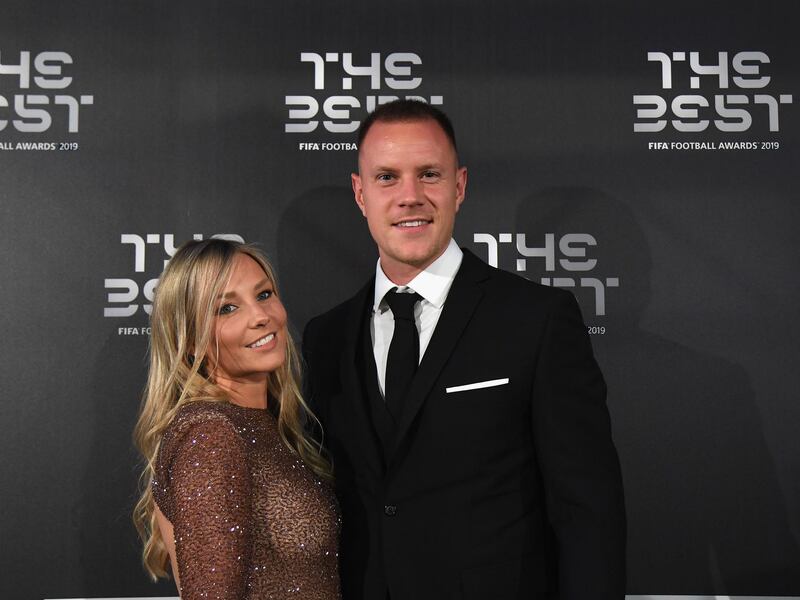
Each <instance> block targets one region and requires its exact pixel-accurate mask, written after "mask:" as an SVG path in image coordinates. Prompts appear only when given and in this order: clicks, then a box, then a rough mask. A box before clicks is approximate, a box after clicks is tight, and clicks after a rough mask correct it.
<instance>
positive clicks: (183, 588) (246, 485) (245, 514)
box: [169, 417, 253, 600]
mask: <svg viewBox="0 0 800 600" xmlns="http://www.w3.org/2000/svg"><path fill="white" fill-rule="evenodd" d="M169 492H170V494H171V495H172V499H173V504H174V507H175V513H174V515H172V517H173V518H172V525H173V529H174V534H175V554H176V558H177V563H178V575H179V579H180V593H181V598H182V600H195V599H200V598H220V599H223V598H224V599H230V600H235V599H239V598H243V597H244V595H245V593H246V585H247V575H248V568H249V561H250V550H251V548H252V544H251V540H252V535H253V533H252V531H251V530H250V524H251V522H250V515H251V510H250V503H251V494H250V477H249V471H248V467H247V454H246V449H245V445H244V441H243V440H242V438H241V437H240V436H239V434H238V433H237V432H236V430H235V429H234V427H233V425H232V424H231V423H230V422H229V421H228V420H227V419H225V418H222V417H220V418H217V419H212V420H208V421H203V422H200V423H197V424H195V425H193V426H192V427H190V428H188V429H187V431H186V432H185V433H184V435H183V436H182V437H181V439H180V440H179V441H178V442H177V445H176V448H175V454H174V459H173V462H172V465H171V468H170V481H169Z"/></svg>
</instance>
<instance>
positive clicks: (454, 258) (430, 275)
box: [372, 238, 464, 311]
mask: <svg viewBox="0 0 800 600" xmlns="http://www.w3.org/2000/svg"><path fill="white" fill-rule="evenodd" d="M463 256H464V253H463V252H461V248H459V247H458V244H456V242H455V240H454V239H453V238H450V243H449V244H448V245H447V248H446V249H445V251H444V252H443V253H442V255H441V256H440V257H439V258H437V259H436V260H435V261H433V262H432V263H431V264H430V265H429V266H428V268H426V269H425V270H424V271H421V272H420V273H419V274H418V275H417V276H416V277H414V279H412V280H411V281H409V282H408V284H406V285H404V286H398V285H397V284H395V283H392V281H391V280H390V279H389V278H388V277H387V276H386V274H385V273H384V272H383V269H382V268H381V261H380V259H378V264H377V265H376V267H375V298H374V303H373V306H372V309H373V311H377V310H378V309H379V308H380V307H381V303H382V301H383V297H384V296H385V295H386V293H387V292H388V291H389V290H391V289H392V288H394V287H396V288H398V289H400V290H401V291H402V290H404V289H405V288H407V287H409V288H411V289H412V290H414V291H415V292H417V293H418V294H419V295H420V296H422V297H423V298H424V299H425V300H427V301H428V302H430V303H431V304H433V305H434V306H435V307H436V308H441V307H442V306H443V305H444V301H445V300H446V299H447V292H449V291H450V286H451V285H453V280H454V279H455V277H456V273H457V272H458V268H459V267H460V266H461V259H462V257H463Z"/></svg>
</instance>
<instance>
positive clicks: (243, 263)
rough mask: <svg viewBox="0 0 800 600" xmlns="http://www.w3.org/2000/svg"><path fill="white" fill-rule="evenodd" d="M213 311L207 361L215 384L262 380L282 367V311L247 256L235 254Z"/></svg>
mask: <svg viewBox="0 0 800 600" xmlns="http://www.w3.org/2000/svg"><path fill="white" fill-rule="evenodd" d="M216 309H217V315H216V318H215V330H214V334H215V335H214V339H213V340H212V341H211V347H210V348H209V352H208V357H209V363H210V365H209V366H210V367H211V368H210V371H211V372H212V373H213V374H214V379H215V380H216V381H217V383H218V384H222V385H225V383H226V382H231V383H234V384H235V383H237V382H238V383H246V382H256V381H263V380H266V378H267V374H268V373H270V372H271V371H274V370H275V369H277V368H279V367H280V366H281V365H283V363H284V362H285V361H286V336H287V333H286V310H285V309H284V308H283V304H281V301H280V300H279V299H278V296H276V295H275V293H274V287H273V284H272V281H270V279H269V277H267V275H266V273H264V270H263V269H262V268H261V266H260V265H259V264H258V263H257V262H256V261H255V260H253V259H252V258H251V257H250V256H248V255H246V254H242V253H238V254H237V255H236V258H235V259H234V265H233V273H232V275H231V278H230V281H229V282H228V285H227V286H226V287H225V290H224V292H223V293H222V295H221V296H220V297H219V298H217V305H216ZM217 353H218V354H217ZM215 357H216V360H215Z"/></svg>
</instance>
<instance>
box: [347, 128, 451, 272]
mask: <svg viewBox="0 0 800 600" xmlns="http://www.w3.org/2000/svg"><path fill="white" fill-rule="evenodd" d="M358 170H359V172H358V174H355V173H353V174H352V175H351V179H352V183H353V192H354V194H355V199H356V203H357V204H358V207H359V208H360V209H361V213H362V214H363V215H364V217H366V219H367V223H368V225H369V231H370V233H371V234H372V237H373V239H374V240H375V243H376V244H377V245H378V251H379V253H380V257H381V267H382V268H383V271H384V273H385V274H386V275H387V276H388V277H389V278H390V279H392V280H393V281H394V282H395V283H398V284H403V283H407V282H408V281H409V280H410V279H412V278H413V277H414V276H415V275H416V274H417V273H419V272H420V271H422V270H423V269H425V268H426V267H427V266H428V265H430V264H431V263H432V262H433V261H434V260H436V259H437V258H438V257H439V256H440V255H441V254H442V253H443V252H444V251H445V249H446V248H447V245H448V243H449V241H450V238H451V237H452V235H453V225H454V223H455V217H456V213H457V212H458V208H459V207H460V206H461V202H463V200H464V190H465V188H466V185H467V170H466V168H464V167H461V168H459V167H458V163H457V158H456V153H455V150H454V148H453V146H452V144H451V143H450V140H449V139H448V137H447V135H446V134H445V133H444V131H443V130H442V128H441V127H440V126H439V124H438V123H437V122H436V121H434V120H432V119H425V120H421V121H404V122H388V123H387V122H381V121H378V122H376V123H374V124H373V125H372V127H370V129H369V131H368V132H367V136H366V137H365V138H364V141H363V142H362V143H361V147H360V148H359V160H358ZM400 280H405V281H400Z"/></svg>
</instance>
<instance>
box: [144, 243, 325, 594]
mask: <svg viewBox="0 0 800 600" xmlns="http://www.w3.org/2000/svg"><path fill="white" fill-rule="evenodd" d="M151 332H152V333H151V340H150V371H149V376H148V381H147V387H146V390H145V394H144V399H143V404H142V409H141V414H140V416H139V421H138V423H137V425H136V431H135V438H136V443H137V446H138V447H139V449H140V451H141V452H142V454H143V455H144V457H145V460H146V466H145V469H144V472H143V474H142V480H143V482H144V483H145V486H144V492H143V494H142V497H141V499H140V500H139V503H138V504H137V506H136V510H135V512H134V521H135V523H136V526H137V528H138V530H139V533H140V535H141V537H142V539H143V541H144V552H143V558H144V564H145V567H146V569H147V571H148V572H149V573H150V575H151V576H152V577H153V578H154V579H155V578H157V577H159V576H166V568H167V563H168V562H170V563H171V566H172V573H173V575H174V577H175V582H176V584H177V586H178V590H179V591H180V594H181V597H182V598H183V600H193V599H195V598H204V599H207V598H225V599H230V600H234V599H236V600H238V599H240V598H249V599H260V598H303V599H315V600H316V599H318V600H333V599H337V598H339V597H340V591H339V575H338V571H337V556H338V554H337V544H338V534H339V529H340V521H339V512H338V506H337V504H336V500H335V498H334V495H333V492H332V489H331V486H330V485H329V484H328V481H329V480H330V478H331V469H330V465H329V463H328V462H327V461H326V460H325V458H324V456H323V455H322V454H321V450H320V447H319V445H317V444H315V443H314V441H313V440H311V439H310V438H309V437H308V435H307V434H306V428H305V424H306V420H307V419H308V418H311V419H313V415H311V413H310V411H309V410H308V408H307V407H306V405H305V403H304V402H303V399H302V397H301V395H300V392H299V387H298V370H299V369H298V358H297V353H296V350H295V347H294V344H293V343H292V340H291V337H290V336H289V332H288V330H287V327H286V311H285V310H284V308H283V305H282V304H281V302H280V299H279V298H278V295H277V291H276V289H275V277H274V275H273V271H272V269H271V267H270V265H269V263H268V262H267V261H266V259H265V257H264V256H263V255H262V254H261V253H260V252H259V251H258V250H257V249H255V248H253V247H252V246H249V245H246V244H239V243H236V242H231V241H227V240H218V239H210V240H205V241H200V242H196V241H193V242H188V243H186V244H184V245H183V246H181V247H180V248H179V249H178V251H177V252H176V253H175V255H174V256H173V258H172V259H171V260H170V262H169V264H168V265H167V267H166V269H165V270H164V273H163V274H162V276H161V279H160V280H159V284H158V289H157V290H156V295H155V301H154V303H153V312H152V316H151Z"/></svg>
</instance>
